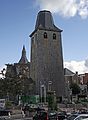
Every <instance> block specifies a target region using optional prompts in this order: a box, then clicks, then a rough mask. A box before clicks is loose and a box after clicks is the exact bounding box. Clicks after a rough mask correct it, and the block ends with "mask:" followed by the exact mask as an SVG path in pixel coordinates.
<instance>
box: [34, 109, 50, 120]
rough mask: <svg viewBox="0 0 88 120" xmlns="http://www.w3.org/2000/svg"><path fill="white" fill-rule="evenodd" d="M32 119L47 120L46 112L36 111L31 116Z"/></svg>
mask: <svg viewBox="0 0 88 120" xmlns="http://www.w3.org/2000/svg"><path fill="white" fill-rule="evenodd" d="M33 120H48V113H47V112H46V111H38V112H37V113H36V114H35V115H34V116H33Z"/></svg>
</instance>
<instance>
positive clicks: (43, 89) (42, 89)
mask: <svg viewBox="0 0 88 120" xmlns="http://www.w3.org/2000/svg"><path fill="white" fill-rule="evenodd" d="M40 97H41V103H42V102H44V103H46V86H45V85H44V84H40ZM43 98H44V99H43Z"/></svg>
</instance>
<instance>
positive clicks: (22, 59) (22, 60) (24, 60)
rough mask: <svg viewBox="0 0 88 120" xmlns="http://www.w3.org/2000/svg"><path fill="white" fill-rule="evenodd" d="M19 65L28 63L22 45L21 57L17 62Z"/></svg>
mask: <svg viewBox="0 0 88 120" xmlns="http://www.w3.org/2000/svg"><path fill="white" fill-rule="evenodd" d="M19 63H21V64H26V63H28V59H27V57H26V50H25V46H24V45H23V49H22V55H21V59H20V60H19Z"/></svg>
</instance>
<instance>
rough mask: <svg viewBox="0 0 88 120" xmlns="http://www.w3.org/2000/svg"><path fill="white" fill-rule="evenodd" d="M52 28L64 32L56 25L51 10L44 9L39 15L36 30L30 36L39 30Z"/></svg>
mask: <svg viewBox="0 0 88 120" xmlns="http://www.w3.org/2000/svg"><path fill="white" fill-rule="evenodd" d="M38 29H43V30H52V31H57V32H62V30H61V29H59V28H57V27H56V26H55V25H54V21H53V17H52V14H51V12H50V11H47V10H43V11H40V12H39V13H38V15H37V20H36V25H35V30H34V31H33V32H32V33H31V35H30V37H31V36H32V35H33V34H34V33H35V32H36V31H37V30H38Z"/></svg>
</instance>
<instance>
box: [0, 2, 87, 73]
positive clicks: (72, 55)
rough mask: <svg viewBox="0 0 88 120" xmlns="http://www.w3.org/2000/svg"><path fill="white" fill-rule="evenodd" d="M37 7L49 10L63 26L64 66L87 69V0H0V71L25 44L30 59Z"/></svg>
mask: <svg viewBox="0 0 88 120" xmlns="http://www.w3.org/2000/svg"><path fill="white" fill-rule="evenodd" d="M40 10H49V11H51V13H52V16H53V19H54V23H55V25H56V26H57V27H58V28H60V29H62V30H63V32H62V48H63V61H64V67H67V68H68V69H70V70H71V71H73V72H76V71H78V73H79V74H83V73H86V72H88V0H63V1H61V0H0V70H2V69H3V68H4V67H5V64H8V63H9V64H14V63H17V62H18V61H19V60H20V58H21V52H22V48H23V45H25V48H26V53H27V58H28V60H29V61H30V51H31V50H30V43H31V40H30V37H29V35H30V34H31V33H32V32H33V30H34V28H35V23H36V17H37V14H38V12H39V11H40Z"/></svg>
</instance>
